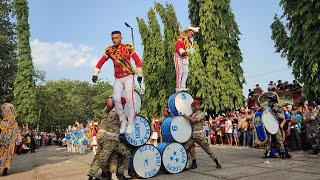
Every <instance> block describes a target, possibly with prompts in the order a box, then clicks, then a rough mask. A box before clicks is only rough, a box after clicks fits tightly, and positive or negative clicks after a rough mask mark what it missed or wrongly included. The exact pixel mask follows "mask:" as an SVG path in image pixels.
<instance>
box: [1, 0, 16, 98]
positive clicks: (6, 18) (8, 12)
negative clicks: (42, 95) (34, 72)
mask: <svg viewBox="0 0 320 180" xmlns="http://www.w3.org/2000/svg"><path fill="white" fill-rule="evenodd" d="M12 5H13V4H12V0H2V1H1V2H0V104H3V103H5V102H11V101H12V100H13V87H14V86H13V85H14V79H15V74H16V72H17V54H16V50H17V43H16V36H15V35H16V33H15V24H14V23H13V22H11V21H10V17H12V15H13V14H12V12H13V7H12Z"/></svg>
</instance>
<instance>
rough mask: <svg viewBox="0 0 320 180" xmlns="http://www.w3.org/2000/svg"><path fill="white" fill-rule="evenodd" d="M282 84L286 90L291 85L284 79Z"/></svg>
mask: <svg viewBox="0 0 320 180" xmlns="http://www.w3.org/2000/svg"><path fill="white" fill-rule="evenodd" d="M283 86H284V90H286V91H288V90H290V89H291V86H292V85H290V84H289V82H288V81H286V82H284V85H283Z"/></svg>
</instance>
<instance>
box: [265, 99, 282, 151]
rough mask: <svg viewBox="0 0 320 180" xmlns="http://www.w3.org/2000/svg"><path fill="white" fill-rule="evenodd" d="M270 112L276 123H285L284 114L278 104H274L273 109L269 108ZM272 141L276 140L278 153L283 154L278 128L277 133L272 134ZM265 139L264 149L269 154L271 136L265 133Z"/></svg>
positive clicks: (280, 134)
mask: <svg viewBox="0 0 320 180" xmlns="http://www.w3.org/2000/svg"><path fill="white" fill-rule="evenodd" d="M270 112H271V113H272V114H273V115H274V116H275V117H276V118H277V120H278V121H281V120H283V121H285V117H284V112H283V110H282V107H281V106H279V105H278V104H275V105H274V106H273V107H271V110H270ZM274 137H275V138H274V139H275V140H276V143H277V144H278V146H279V149H280V152H285V149H284V144H283V138H282V133H281V128H280V127H279V130H278V133H276V134H274ZM267 138H268V140H267V141H266V144H265V147H266V150H267V151H268V152H271V141H272V134H270V133H269V132H268V131H267Z"/></svg>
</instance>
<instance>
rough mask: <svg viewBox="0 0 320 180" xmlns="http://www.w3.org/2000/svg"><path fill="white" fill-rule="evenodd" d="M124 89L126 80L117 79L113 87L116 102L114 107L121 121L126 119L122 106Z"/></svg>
mask: <svg viewBox="0 0 320 180" xmlns="http://www.w3.org/2000/svg"><path fill="white" fill-rule="evenodd" d="M124 88H125V87H124V78H121V79H115V81H114V85H113V100H114V106H115V108H116V111H117V114H118V115H119V118H120V121H122V120H124V119H125V118H126V116H125V114H124V111H123V107H122V104H121V95H122V92H123V90H124Z"/></svg>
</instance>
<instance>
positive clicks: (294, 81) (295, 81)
mask: <svg viewBox="0 0 320 180" xmlns="http://www.w3.org/2000/svg"><path fill="white" fill-rule="evenodd" d="M292 82H293V84H292V86H291V90H298V89H300V88H301V86H300V84H299V83H298V82H297V80H293V81H292Z"/></svg>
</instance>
